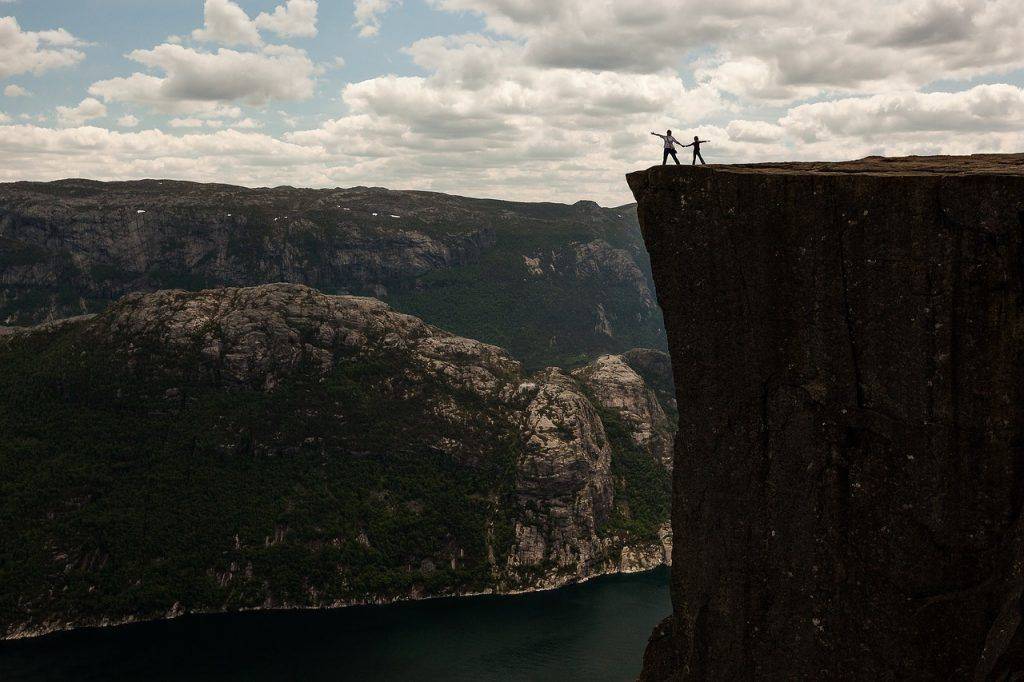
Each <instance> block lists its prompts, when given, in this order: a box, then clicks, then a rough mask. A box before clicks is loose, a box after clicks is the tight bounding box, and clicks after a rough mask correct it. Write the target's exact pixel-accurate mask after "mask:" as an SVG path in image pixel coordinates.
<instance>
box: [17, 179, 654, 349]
mask: <svg viewBox="0 0 1024 682" xmlns="http://www.w3.org/2000/svg"><path fill="white" fill-rule="evenodd" d="M274 282H294V283H299V284H306V285H309V286H312V287H314V288H317V289H319V290H322V291H324V292H325V293H345V294H358V295H367V296H373V297H376V298H379V299H382V300H386V301H387V302H388V303H389V304H390V305H391V306H392V307H393V308H394V309H395V310H399V311H402V312H407V313H409V314H413V315H417V316H418V317H421V318H422V319H424V320H425V321H426V322H428V323H430V324H435V325H438V326H440V327H443V328H445V329H449V330H451V331H452V332H454V333H457V334H461V335H464V336H467V337H470V338H475V339H479V340H481V341H485V342H488V343H493V344H496V345H499V346H502V347H504V348H507V349H508V350H509V351H510V352H511V353H512V355H513V356H515V357H516V358H518V359H520V360H522V361H523V362H524V363H525V365H526V366H527V367H528V368H530V369H540V368H543V367H546V366H549V365H557V366H563V367H569V366H579V365H581V364H584V363H585V362H587V361H589V360H592V359H594V358H596V357H597V356H599V355H602V354H605V353H622V352H624V351H627V350H629V349H630V348H634V347H646V348H655V349H659V350H664V349H666V346H665V337H664V330H663V323H662V318H661V312H660V310H658V307H657V305H656V303H655V300H654V296H653V293H652V291H653V283H652V280H651V276H650V264H649V261H648V259H647V255H646V252H645V251H644V248H643V243H642V241H641V238H640V232H639V226H638V224H637V220H636V212H635V210H634V208H633V207H632V206H625V207H621V208H613V209H606V208H600V207H599V206H598V205H597V204H595V203H593V202H579V203H577V204H575V205H572V206H567V205H562V204H543V203H539V204H530V203H514V202H505V201H492V200H484V199H467V198H463V197H455V196H447V195H444V194H436V193H430V192H396V191H388V190H385V189H380V188H364V187H358V188H354V189H333V190H307V189H295V188H291V187H278V188H274V189H245V188H241V187H231V186H227V185H211V184H195V183H187V182H171V181H157V180H147V181H141V182H124V183H100V182H92V181H87V180H66V181H61V182H51V183H26V182H20V183H13V184H0V324H6V325H29V324H34V323H39V322H44V321H47V320H53V319H57V318H60V317H65V316H68V315H80V314H85V313H93V312H99V311H100V310H102V309H103V308H104V307H106V306H107V305H109V303H110V302H112V301H115V300H117V299H118V298H120V297H122V296H124V295H125V294H128V293H132V292H139V291H141V292H147V291H156V290H159V289H167V288H183V289H188V290H199V289H204V288H212V287H219V286H252V285H257V284H266V283H274Z"/></svg>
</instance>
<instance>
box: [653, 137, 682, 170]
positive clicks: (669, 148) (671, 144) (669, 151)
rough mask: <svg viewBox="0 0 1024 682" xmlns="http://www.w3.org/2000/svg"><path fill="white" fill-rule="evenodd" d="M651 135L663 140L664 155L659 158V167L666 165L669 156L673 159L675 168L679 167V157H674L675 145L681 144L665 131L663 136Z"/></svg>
mask: <svg viewBox="0 0 1024 682" xmlns="http://www.w3.org/2000/svg"><path fill="white" fill-rule="evenodd" d="M651 135H654V136H655V137H660V138H661V139H663V140H665V154H664V155H663V156H662V157H661V165H662V166H664V165H665V164H666V163H668V157H669V156H671V157H672V158H673V159H675V161H676V165H677V166H679V165H681V164H680V163H679V157H678V156H676V145H677V144H682V142H680V141H679V140H677V139H676V138H674V137H672V131H671V130H666V131H665V134H664V135H659V134H658V133H651Z"/></svg>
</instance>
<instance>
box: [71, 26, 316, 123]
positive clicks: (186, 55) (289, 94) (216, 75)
mask: <svg viewBox="0 0 1024 682" xmlns="http://www.w3.org/2000/svg"><path fill="white" fill-rule="evenodd" d="M128 56H129V57H130V58H131V59H133V60H135V61H137V62H139V63H141V64H144V65H145V66H148V67H150V68H152V69H156V70H159V71H162V72H163V74H164V75H163V76H162V77H158V76H152V75H148V74H144V73H135V74H132V75H131V76H128V77H123V78H111V79H109V80H105V81H99V82H96V83H94V84H93V85H92V86H91V87H90V88H89V94H91V95H93V96H95V97H102V98H103V99H104V100H106V101H108V102H111V101H115V102H132V103H136V104H144V105H147V106H150V107H152V108H154V109H156V110H159V111H162V112H165V113H177V114H184V113H193V112H196V111H199V110H201V111H205V112H209V113H216V112H217V110H218V108H219V107H221V106H222V105H224V104H226V103H230V102H236V101H241V102H244V103H247V104H254V105H262V104H265V103H266V102H268V101H269V100H304V99H308V98H309V97H311V96H312V95H313V90H314V81H313V78H314V74H315V71H316V67H315V66H314V64H313V62H312V61H310V59H309V57H308V56H307V55H306V53H305V52H304V51H302V50H298V49H295V48H292V47H287V46H283V45H281V46H266V47H264V48H262V49H261V50H260V51H258V52H239V51H236V50H231V49H227V48H220V49H219V50H218V51H217V52H201V51H199V50H195V49H192V48H187V47H183V46H181V45H171V44H168V43H165V44H163V45H158V46H156V47H155V48H153V49H152V50H135V51H134V52H132V53H130V54H129V55H128Z"/></svg>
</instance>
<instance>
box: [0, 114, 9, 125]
mask: <svg viewBox="0 0 1024 682" xmlns="http://www.w3.org/2000/svg"><path fill="white" fill-rule="evenodd" d="M10 120H11V117H10V116H8V115H7V114H5V113H4V112H2V111H0V123H7V122H8V121H10Z"/></svg>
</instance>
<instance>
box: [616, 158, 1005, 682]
mask: <svg viewBox="0 0 1024 682" xmlns="http://www.w3.org/2000/svg"><path fill="white" fill-rule="evenodd" d="M628 179H629V184H630V187H631V188H632V190H633V192H634V194H635V196H636V198H637V201H638V212H639V218H640V222H641V227H642V230H643V234H644V239H645V242H646V244H647V248H648V251H649V253H650V255H651V260H652V267H653V272H654V279H655V283H656V289H657V295H658V300H659V302H660V304H661V307H662V309H663V311H664V314H665V318H666V327H667V330H668V336H669V346H670V351H671V356H672V360H673V367H674V374H675V382H676V389H677V399H678V409H679V434H678V437H677V439H676V445H675V465H674V493H673V519H672V526H673V533H674V538H675V544H674V550H673V552H674V554H673V574H672V595H673V606H674V610H673V615H672V617H671V618H670V619H669V620H668V621H666V622H665V623H663V624H662V625H661V626H659V627H658V629H657V630H656V631H655V633H654V634H653V636H652V638H651V643H650V645H649V648H648V651H647V654H646V658H645V668H644V673H643V679H645V680H663V679H688V680H690V679H692V680H726V679H730V680H738V679H823V678H830V679H832V678H834V679H915V678H916V679H1010V678H1013V677H1014V676H1015V674H1017V673H1019V672H1020V671H1021V669H1022V667H1024V648H1022V645H1024V631H1022V630H1021V626H1020V623H1021V608H1022V603H1021V594H1022V590H1024V573H1022V569H1021V566H1022V557H1024V520H1022V516H1021V508H1022V501H1024V451H1022V449H1021V448H1022V445H1021V443H1022V440H1021V438H1022V433H1024V395H1022V393H1024V354H1022V351H1021V348H1022V346H1021V333H1022V330H1024V315H1022V311H1024V276H1022V272H1024V270H1022V266H1021V263H1022V262H1024V236H1022V235H1024V156H973V157H962V158H951V157H942V158H922V157H916V158H907V159H883V158H870V159H865V160H862V161H858V162H851V163H841V164H765V165H754V166H720V167H714V166H708V167H703V168H671V167H669V168H652V169H650V170H648V171H642V172H637V173H632V174H630V175H629V177H628Z"/></svg>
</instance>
